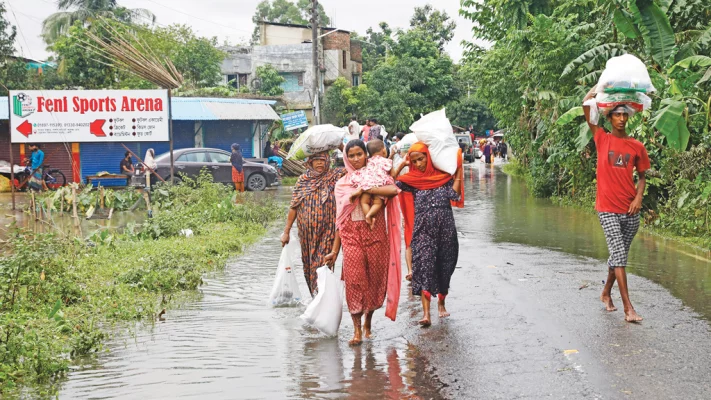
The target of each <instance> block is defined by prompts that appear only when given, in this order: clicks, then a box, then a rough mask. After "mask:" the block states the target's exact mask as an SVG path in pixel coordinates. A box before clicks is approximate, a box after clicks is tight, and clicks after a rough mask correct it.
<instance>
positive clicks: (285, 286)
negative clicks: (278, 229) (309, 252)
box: [268, 238, 301, 307]
mask: <svg viewBox="0 0 711 400" xmlns="http://www.w3.org/2000/svg"><path fill="white" fill-rule="evenodd" d="M292 241H293V238H292ZM293 252H294V250H293V248H292V245H291V242H290V243H289V244H288V245H286V246H284V248H283V249H282V250H281V257H280V258H279V266H278V267H277V273H276V278H275V279H274V285H273V286H272V291H271V293H270V294H269V301H268V305H270V306H272V307H293V306H296V305H298V304H300V303H301V291H300V290H299V285H298V283H297V282H296V275H294V268H293V265H294V263H293V262H292V260H293Z"/></svg>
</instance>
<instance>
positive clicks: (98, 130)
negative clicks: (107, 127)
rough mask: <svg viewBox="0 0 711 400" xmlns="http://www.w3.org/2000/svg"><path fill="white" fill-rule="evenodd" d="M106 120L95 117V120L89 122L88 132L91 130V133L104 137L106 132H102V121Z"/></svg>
mask: <svg viewBox="0 0 711 400" xmlns="http://www.w3.org/2000/svg"><path fill="white" fill-rule="evenodd" d="M105 122H106V120H105V119H97V120H96V121H94V122H92V123H90V124H89V132H91V134H92V135H94V136H98V137H105V136H106V134H105V133H104V123H105Z"/></svg>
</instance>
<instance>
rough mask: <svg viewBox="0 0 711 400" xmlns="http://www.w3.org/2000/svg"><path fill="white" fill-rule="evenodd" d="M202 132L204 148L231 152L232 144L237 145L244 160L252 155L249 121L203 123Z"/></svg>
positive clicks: (250, 125)
mask: <svg viewBox="0 0 711 400" xmlns="http://www.w3.org/2000/svg"><path fill="white" fill-rule="evenodd" d="M202 131H203V138H204V139H203V140H204V143H205V147H212V148H216V149H222V150H225V151H231V150H230V148H231V146H232V143H237V144H239V145H240V147H241V148H242V155H243V156H244V157H245V158H252V154H254V152H253V151H252V150H253V149H252V122H251V121H205V123H204V124H203V128H202Z"/></svg>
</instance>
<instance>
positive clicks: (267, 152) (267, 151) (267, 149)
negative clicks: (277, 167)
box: [262, 140, 274, 159]
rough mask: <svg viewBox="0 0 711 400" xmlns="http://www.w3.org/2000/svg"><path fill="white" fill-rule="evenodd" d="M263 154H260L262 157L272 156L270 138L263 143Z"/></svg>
mask: <svg viewBox="0 0 711 400" xmlns="http://www.w3.org/2000/svg"><path fill="white" fill-rule="evenodd" d="M263 153H264V154H262V158H267V159H268V158H269V157H272V156H274V149H272V142H271V141H270V140H267V144H265V145H264V152H263Z"/></svg>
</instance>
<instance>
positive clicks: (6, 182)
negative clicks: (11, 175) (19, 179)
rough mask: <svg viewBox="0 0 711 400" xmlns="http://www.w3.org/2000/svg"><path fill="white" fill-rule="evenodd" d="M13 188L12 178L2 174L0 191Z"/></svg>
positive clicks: (3, 191)
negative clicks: (11, 184) (11, 185)
mask: <svg viewBox="0 0 711 400" xmlns="http://www.w3.org/2000/svg"><path fill="white" fill-rule="evenodd" d="M11 190H12V187H10V180H9V179H7V178H5V177H4V176H2V175H0V193H6V192H9V191H11Z"/></svg>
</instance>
